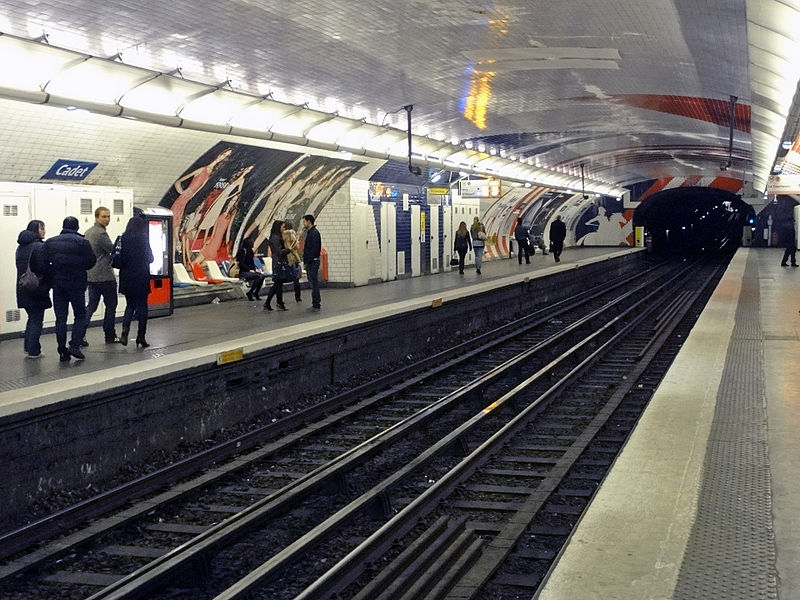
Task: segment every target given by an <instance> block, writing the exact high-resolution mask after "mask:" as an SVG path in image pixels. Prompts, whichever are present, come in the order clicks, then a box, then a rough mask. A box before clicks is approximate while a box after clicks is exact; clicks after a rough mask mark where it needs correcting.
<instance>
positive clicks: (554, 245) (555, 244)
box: [550, 215, 567, 262]
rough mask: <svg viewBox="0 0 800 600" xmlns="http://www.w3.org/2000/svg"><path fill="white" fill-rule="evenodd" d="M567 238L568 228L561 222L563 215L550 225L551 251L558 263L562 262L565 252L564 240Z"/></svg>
mask: <svg viewBox="0 0 800 600" xmlns="http://www.w3.org/2000/svg"><path fill="white" fill-rule="evenodd" d="M566 238H567V226H566V225H565V224H564V221H562V220H561V215H559V216H557V217H556V219H555V221H553V222H552V223H550V251H551V252H552V253H553V258H554V259H555V260H556V262H561V253H562V252H563V251H564V240H565V239H566Z"/></svg>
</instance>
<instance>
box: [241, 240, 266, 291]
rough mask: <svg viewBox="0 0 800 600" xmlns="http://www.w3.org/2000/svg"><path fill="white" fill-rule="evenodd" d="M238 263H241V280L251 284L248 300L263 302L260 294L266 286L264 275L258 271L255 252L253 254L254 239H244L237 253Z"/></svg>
mask: <svg viewBox="0 0 800 600" xmlns="http://www.w3.org/2000/svg"><path fill="white" fill-rule="evenodd" d="M236 262H238V263H239V278H240V279H244V280H245V281H249V282H250V289H249V290H247V299H248V300H261V297H260V296H259V295H258V293H259V292H260V291H261V286H262V285H264V274H263V273H260V272H259V271H257V270H256V261H255V252H253V239H252V238H249V237H248V238H244V240H242V245H241V246H239V251H238V252H237V253H236Z"/></svg>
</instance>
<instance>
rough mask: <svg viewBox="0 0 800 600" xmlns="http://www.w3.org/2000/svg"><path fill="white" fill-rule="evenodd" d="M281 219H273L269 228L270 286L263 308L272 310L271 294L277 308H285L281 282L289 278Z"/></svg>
mask: <svg viewBox="0 0 800 600" xmlns="http://www.w3.org/2000/svg"><path fill="white" fill-rule="evenodd" d="M282 229H283V221H278V220H275V221H273V222H272V228H271V229H270V230H269V240H268V243H269V252H270V255H271V256H272V286H271V287H270V288H269V291H268V292H267V301H266V302H264V310H272V298H273V296H274V297H276V298H277V299H276V300H275V302H276V304H277V305H278V308H280V309H281V310H286V305H285V304H284V303H283V284H284V283H286V282H287V281H291V279H289V263H288V262H286V255H287V254H288V253H289V251H288V250H287V249H286V248H285V247H284V245H283V232H282Z"/></svg>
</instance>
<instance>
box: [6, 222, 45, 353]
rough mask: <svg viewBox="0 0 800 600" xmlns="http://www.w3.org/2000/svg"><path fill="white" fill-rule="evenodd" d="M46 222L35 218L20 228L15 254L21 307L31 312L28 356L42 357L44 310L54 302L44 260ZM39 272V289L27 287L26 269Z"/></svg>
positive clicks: (26, 343) (26, 342) (25, 346)
mask: <svg viewBox="0 0 800 600" xmlns="http://www.w3.org/2000/svg"><path fill="white" fill-rule="evenodd" d="M44 233H45V229H44V223H43V222H42V221H38V220H33V221H31V222H30V223H28V227H27V228H25V229H24V230H23V231H20V232H19V235H18V236H17V244H18V246H17V251H16V253H15V255H14V258H15V259H16V264H17V308H22V309H24V310H25V312H26V313H27V315H28V321H27V323H25V338H24V342H23V345H22V347H23V350H24V351H25V358H42V357H43V356H44V354H42V345H41V343H40V342H39V338H40V337H41V335H42V325H43V323H44V311H45V310H47V309H48V308H50V307H51V306H53V303H52V302H50V291H49V288H48V287H47V283H46V282H45V281H43V277H42V276H43V275H44V273H45V262H44V246H43V244H44ZM29 266H30V268H31V271H33V273H34V274H35V275H37V276H39V287H38V288H37V289H36V290H35V291H30V290H25V289H23V288H22V287H21V286H20V285H19V283H20V278H21V277H22V275H23V273H25V272H26V271H27V270H28V267H29Z"/></svg>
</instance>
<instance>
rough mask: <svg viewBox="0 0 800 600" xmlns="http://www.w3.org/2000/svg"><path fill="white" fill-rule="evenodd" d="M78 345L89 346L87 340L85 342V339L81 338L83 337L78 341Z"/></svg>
mask: <svg viewBox="0 0 800 600" xmlns="http://www.w3.org/2000/svg"><path fill="white" fill-rule="evenodd" d="M78 345H79V346H80V347H81V348H86V347H88V346H89V342H87V341H86V338H83V339H82V340H81V343H80V344H78Z"/></svg>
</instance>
